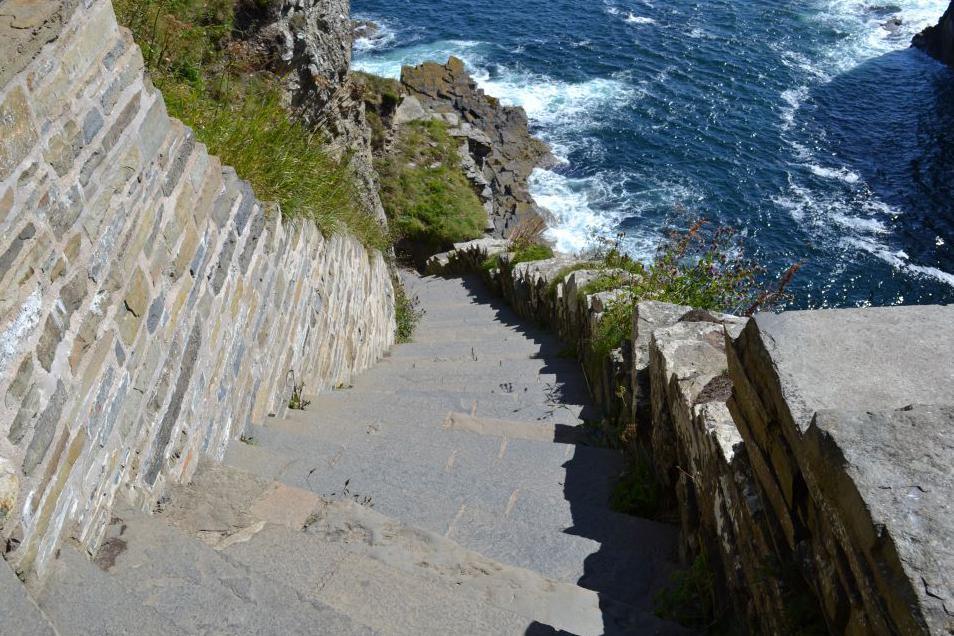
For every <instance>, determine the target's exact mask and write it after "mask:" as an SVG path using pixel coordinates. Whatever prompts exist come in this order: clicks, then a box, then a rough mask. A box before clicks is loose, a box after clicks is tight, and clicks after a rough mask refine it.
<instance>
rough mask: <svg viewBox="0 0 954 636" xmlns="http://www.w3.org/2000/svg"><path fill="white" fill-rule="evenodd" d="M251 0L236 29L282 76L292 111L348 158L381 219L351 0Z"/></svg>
mask: <svg viewBox="0 0 954 636" xmlns="http://www.w3.org/2000/svg"><path fill="white" fill-rule="evenodd" d="M262 4H263V3H260V2H255V1H252V0H249V1H248V2H246V3H245V5H244V9H240V10H239V12H238V15H237V25H236V26H237V27H238V29H239V30H240V31H242V32H244V33H246V36H245V37H246V38H247V39H248V41H249V43H250V44H251V45H252V47H253V48H254V49H257V51H258V53H259V54H260V55H262V56H263V57H264V60H265V64H266V65H267V67H268V68H270V69H271V70H272V71H274V72H276V73H277V74H279V75H281V76H283V77H285V78H286V79H285V85H284V88H285V98H286V101H287V106H288V108H289V109H290V110H291V112H292V113H293V114H294V115H295V116H296V117H298V118H300V119H301V121H303V122H304V123H305V124H306V125H309V126H312V127H314V128H317V129H318V130H320V131H321V132H322V133H323V134H325V135H326V136H327V137H328V140H329V142H330V144H331V147H332V149H333V152H334V153H335V154H336V156H338V157H344V156H350V158H351V167H352V168H353V170H354V172H355V174H356V175H357V177H358V180H359V189H360V194H361V197H362V199H363V202H364V204H365V206H366V207H367V208H368V210H370V211H371V212H373V213H374V215H375V216H376V217H377V218H378V219H379V220H381V221H382V222H384V221H385V216H384V208H383V207H382V206H381V200H380V198H379V197H378V193H377V184H376V181H377V180H376V177H375V173H374V167H373V157H372V154H371V132H370V127H369V126H368V123H367V119H366V117H365V110H364V102H363V101H362V99H361V91H360V90H359V89H358V87H357V86H356V85H355V83H354V81H353V80H352V78H351V76H350V74H349V73H350V67H351V48H352V44H353V37H354V27H353V24H352V22H351V19H350V17H349V15H350V13H349V12H350V2H349V0H283V1H282V2H273V3H266V5H265V6H264V7H262Z"/></svg>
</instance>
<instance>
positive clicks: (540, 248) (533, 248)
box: [510, 243, 553, 266]
mask: <svg viewBox="0 0 954 636" xmlns="http://www.w3.org/2000/svg"><path fill="white" fill-rule="evenodd" d="M548 258H553V248H551V247H550V246H549V245H543V244H540V243H536V244H533V245H527V246H524V247H520V248H518V249H517V251H516V252H514V253H513V257H511V259H510V265H511V266H514V265H518V264H520V263H531V262H533V261H545V260H546V259H548Z"/></svg>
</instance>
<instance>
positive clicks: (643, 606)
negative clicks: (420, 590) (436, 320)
mask: <svg viewBox="0 0 954 636" xmlns="http://www.w3.org/2000/svg"><path fill="white" fill-rule="evenodd" d="M462 280H463V284H464V286H465V287H466V289H467V290H468V292H469V294H470V297H471V298H472V299H473V301H474V302H478V303H481V304H484V305H487V306H489V307H491V308H492V309H493V310H494V313H495V318H496V320H498V321H500V322H501V323H503V324H505V325H507V326H509V327H512V328H513V329H515V330H516V331H518V332H520V333H521V334H523V335H524V336H525V337H527V338H530V339H532V340H533V341H534V342H535V343H536V344H538V345H539V347H540V353H539V354H538V357H539V358H542V359H544V360H547V361H548V362H549V361H556V360H558V359H561V358H563V357H564V356H563V355H562V353H563V352H564V351H565V350H566V345H565V344H564V343H563V342H561V341H560V340H559V338H558V337H557V336H556V335H555V334H554V333H552V332H550V331H548V330H546V329H543V328H541V327H537V326H531V325H528V324H527V321H526V320H524V319H522V318H520V317H519V316H518V315H517V314H516V313H515V312H514V311H513V309H511V308H510V307H509V306H507V305H506V303H505V302H504V301H503V299H501V298H499V297H497V296H494V295H493V294H492V293H491V292H490V291H489V290H488V289H487V288H486V286H485V285H484V284H483V282H482V281H481V280H480V278H479V277H477V276H465V277H463V279H462ZM554 368H555V369H559V370H558V371H557V377H558V383H559V385H560V386H559V395H557V396H555V398H556V399H554V403H555V404H556V405H558V404H559V403H560V399H561V398H562V396H563V395H564V394H570V393H579V392H580V389H583V390H582V393H584V394H585V395H586V398H585V399H584V400H583V401H582V403H584V404H586V407H585V409H584V411H583V413H582V414H581V420H583V422H581V424H582V425H577V426H570V425H566V424H556V425H555V426H554V439H553V441H554V442H559V443H564V444H576V445H577V448H576V451H575V452H574V454H573V457H572V458H571V459H570V460H568V461H567V462H566V464H564V468H565V469H566V477H565V481H564V488H563V494H564V498H565V500H566V501H567V502H569V504H570V510H571V515H572V518H573V525H572V527H570V528H567V529H566V530H565V532H566V533H567V534H571V535H576V536H580V537H584V538H587V539H590V540H592V541H595V542H597V543H598V544H599V546H600V547H599V549H598V550H597V551H596V552H594V553H592V554H590V555H589V556H588V557H587V558H586V561H585V563H584V574H583V576H581V577H580V579H579V580H578V581H577V585H579V586H581V587H584V588H587V589H590V590H593V591H594V592H596V593H597V595H598V596H599V599H600V610H601V612H602V618H603V625H604V633H605V634H608V635H612V634H691V633H693V632H692V631H691V630H688V629H686V628H683V627H681V626H679V625H676V624H674V623H669V622H667V621H663V620H660V619H658V618H657V617H656V616H655V615H654V613H653V598H654V596H655V594H656V592H658V591H659V589H661V588H662V587H663V586H664V585H665V584H666V583H667V582H668V579H669V575H670V574H671V572H672V571H673V568H674V567H675V558H676V538H677V532H678V531H677V529H676V527H675V526H671V525H668V524H662V523H659V522H656V521H651V520H648V519H641V518H637V517H632V516H629V515H623V514H619V513H616V512H613V511H612V510H610V507H609V502H608V501H606V500H601V499H599V497H598V496H597V497H596V498H594V492H593V491H594V489H593V484H594V483H595V480H596V479H599V478H605V479H606V480H607V481H615V480H616V479H618V477H619V467H620V466H621V464H619V465H612V466H608V465H607V463H606V461H605V454H604V453H588V452H587V450H586V449H587V446H598V445H599V444H600V439H599V437H600V435H599V434H598V433H597V432H596V430H595V427H593V428H591V427H589V426H586V423H587V422H598V421H600V420H601V419H602V412H601V411H600V409H599V408H598V407H596V406H594V405H593V404H592V400H591V399H590V397H589V395H588V390H587V381H586V377H585V375H584V374H583V370H582V368H581V367H580V366H579V365H578V364H577V365H572V366H570V365H554ZM566 369H571V370H566ZM557 408H558V407H557ZM604 492H605V491H604ZM525 633H526V635H527V636H543V635H558V634H566V633H567V632H564V631H560V630H556V629H554V628H553V627H551V626H549V625H545V624H542V623H535V624H533V625H531V626H530V627H529V628H528V629H527V630H526V632H525Z"/></svg>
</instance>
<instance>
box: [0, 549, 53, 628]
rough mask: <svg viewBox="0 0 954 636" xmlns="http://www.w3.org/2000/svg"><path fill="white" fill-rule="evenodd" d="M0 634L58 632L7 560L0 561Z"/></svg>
mask: <svg viewBox="0 0 954 636" xmlns="http://www.w3.org/2000/svg"><path fill="white" fill-rule="evenodd" d="M0 561H2V560H0ZM0 634H10V635H11V636H12V635H13V634H30V635H31V636H32V635H33V634H36V635H37V636H54V635H55V634H56V630H55V629H54V628H53V625H52V623H51V622H50V619H49V618H48V617H47V615H46V614H45V613H44V612H43V611H42V610H41V609H40V608H39V607H38V606H37V604H36V602H34V600H33V598H32V597H31V596H30V594H29V593H28V592H27V588H26V587H25V586H24V585H23V583H21V582H20V579H18V578H17V575H16V574H15V573H14V571H13V569H12V568H11V567H10V566H9V565H8V564H7V563H6V561H2V562H0Z"/></svg>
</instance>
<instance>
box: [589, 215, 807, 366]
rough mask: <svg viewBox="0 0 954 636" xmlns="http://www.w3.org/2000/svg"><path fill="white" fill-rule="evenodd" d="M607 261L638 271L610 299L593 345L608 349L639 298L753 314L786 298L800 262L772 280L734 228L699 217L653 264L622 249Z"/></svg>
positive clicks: (624, 329) (620, 338) (667, 244)
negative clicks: (710, 223) (711, 224)
mask: <svg viewBox="0 0 954 636" xmlns="http://www.w3.org/2000/svg"><path fill="white" fill-rule="evenodd" d="M605 262H606V263H607V264H608V265H612V266H613V267H614V268H621V269H624V270H626V271H627V272H629V273H631V274H634V275H633V276H632V277H631V279H630V281H629V283H628V284H626V285H625V286H623V287H622V289H623V290H624V291H625V294H624V295H623V296H622V297H621V298H618V299H616V300H615V301H614V302H612V303H610V307H609V308H608V309H607V311H606V314H605V315H604V318H603V320H602V321H601V322H600V324H599V325H598V327H597V330H596V333H595V334H594V335H593V340H594V348H595V349H596V350H597V351H598V352H601V353H603V354H607V353H609V352H610V351H612V350H613V349H616V348H618V347H619V346H620V345H621V344H622V341H623V339H624V338H625V337H626V335H627V334H628V333H629V321H630V320H631V318H632V313H633V309H634V308H635V305H636V303H638V302H640V301H643V300H658V301H662V302H667V303H673V304H677V305H688V306H690V307H694V308H696V309H707V310H711V311H719V312H727V313H736V314H741V315H745V316H749V315H752V314H753V313H755V312H756V311H758V310H760V309H765V308H768V307H772V306H775V305H777V304H779V303H781V302H782V301H784V300H785V299H786V298H787V294H786V292H785V290H786V288H787V286H788V284H789V283H790V282H791V280H792V278H793V277H794V276H795V274H796V272H798V270H799V268H800V266H801V264H798V263H797V264H795V265H793V266H791V267H790V268H788V269H787V270H786V271H785V272H783V273H782V275H781V276H780V277H779V278H778V280H777V281H776V282H775V283H774V284H772V283H770V282H769V281H767V280H766V278H765V272H764V269H763V268H762V267H761V266H759V265H758V264H757V263H755V262H753V261H752V260H750V259H748V258H747V257H746V256H745V252H744V250H743V247H742V245H741V243H740V242H739V240H738V237H737V236H736V234H735V232H734V231H733V230H731V229H730V228H724V227H723V228H716V229H714V230H710V229H709V228H708V225H707V223H706V221H705V220H700V221H696V222H695V223H693V224H692V226H691V227H690V228H689V229H688V230H687V231H685V232H673V233H671V234H670V236H669V239H668V240H667V241H666V242H665V243H664V244H663V245H662V246H661V247H660V249H659V252H658V253H657V255H656V258H655V260H654V261H653V262H652V263H650V264H649V265H648V266H643V265H641V264H640V263H637V262H635V261H633V260H632V259H630V258H628V257H626V256H624V255H620V254H619V251H618V249H614V250H611V251H610V254H609V255H608V256H607V257H606V259H605ZM636 274H638V275H636ZM604 284H605V283H604Z"/></svg>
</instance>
